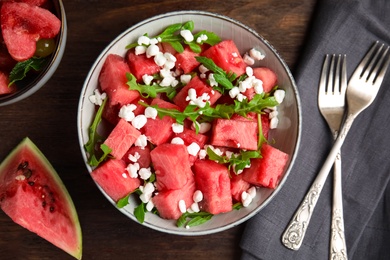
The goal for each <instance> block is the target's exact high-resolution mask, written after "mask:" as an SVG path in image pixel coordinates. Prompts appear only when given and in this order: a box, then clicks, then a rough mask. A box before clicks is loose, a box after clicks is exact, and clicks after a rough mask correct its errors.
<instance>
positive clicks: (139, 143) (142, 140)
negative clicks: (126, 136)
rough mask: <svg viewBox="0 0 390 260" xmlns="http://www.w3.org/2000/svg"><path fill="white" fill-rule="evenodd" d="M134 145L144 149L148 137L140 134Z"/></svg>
mask: <svg viewBox="0 0 390 260" xmlns="http://www.w3.org/2000/svg"><path fill="white" fill-rule="evenodd" d="M134 145H135V146H138V147H141V149H144V148H145V147H146V146H147V145H148V139H147V137H146V135H140V136H139V137H138V138H137V140H135V143H134Z"/></svg>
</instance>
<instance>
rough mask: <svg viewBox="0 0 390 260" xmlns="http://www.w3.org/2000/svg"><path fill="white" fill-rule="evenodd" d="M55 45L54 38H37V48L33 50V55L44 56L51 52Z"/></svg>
mask: <svg viewBox="0 0 390 260" xmlns="http://www.w3.org/2000/svg"><path fill="white" fill-rule="evenodd" d="M55 47H56V42H55V41H54V39H39V40H38V41H37V49H36V51H35V56H37V57H46V56H49V55H50V54H52V53H53V51H54V49H55Z"/></svg>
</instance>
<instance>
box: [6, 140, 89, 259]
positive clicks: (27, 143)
mask: <svg viewBox="0 0 390 260" xmlns="http://www.w3.org/2000/svg"><path fill="white" fill-rule="evenodd" d="M25 148H27V149H28V150H29V151H30V152H31V154H33V156H34V157H35V160H36V162H38V163H39V164H41V165H42V166H44V168H45V169H46V170H47V172H48V173H50V175H51V177H52V180H53V182H54V183H55V184H56V185H57V186H58V188H59V189H58V190H57V191H58V193H59V194H61V193H62V195H63V197H64V198H65V200H66V203H64V205H67V206H68V209H69V211H70V212H69V213H70V214H69V216H70V217H71V219H72V220H73V223H74V224H75V226H76V232H77V238H76V239H77V240H78V243H77V244H78V248H76V249H75V250H69V251H67V253H69V254H70V255H72V256H73V257H75V258H76V259H81V256H82V232H81V227H80V222H79V219H78V215H77V211H76V208H75V205H74V203H73V200H72V198H71V196H70V194H69V192H68V190H67V189H66V187H65V185H64V183H63V182H62V180H61V178H60V177H59V175H58V173H57V171H56V170H55V169H54V167H53V166H52V165H51V163H50V162H49V160H48V159H47V158H46V156H45V155H44V154H43V153H42V152H41V150H39V148H38V147H37V146H36V145H35V144H34V143H33V142H32V141H31V139H30V138H28V137H25V138H24V139H23V140H22V141H21V142H20V143H19V144H18V145H17V146H16V147H15V148H14V149H13V150H12V151H11V152H10V153H9V154H8V155H7V157H6V158H5V159H4V160H3V162H2V163H1V164H0V180H1V179H2V178H1V177H2V176H4V175H5V174H7V173H8V171H7V170H6V169H7V168H9V167H10V163H11V162H12V161H13V158H14V157H15V156H18V154H19V153H20V152H22V151H23V149H25ZM56 188H57V187H56ZM48 241H49V240H48ZM49 242H51V241H49Z"/></svg>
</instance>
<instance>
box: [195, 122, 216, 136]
mask: <svg viewBox="0 0 390 260" xmlns="http://www.w3.org/2000/svg"><path fill="white" fill-rule="evenodd" d="M195 124H196V125H197V126H198V128H199V133H200V134H204V133H207V132H208V131H210V129H211V124H210V123H207V122H203V123H198V122H194V123H192V126H191V127H192V129H196V126H195Z"/></svg>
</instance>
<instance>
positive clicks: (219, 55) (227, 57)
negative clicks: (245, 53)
mask: <svg viewBox="0 0 390 260" xmlns="http://www.w3.org/2000/svg"><path fill="white" fill-rule="evenodd" d="M201 55H202V56H205V57H207V58H209V59H212V60H213V61H214V63H215V64H216V65H217V66H219V67H221V68H222V69H223V70H225V71H226V72H234V73H235V74H236V75H237V76H241V75H242V74H244V73H245V69H246V67H247V65H246V64H245V62H244V60H243V59H242V57H241V55H240V52H239V51H238V49H237V46H236V44H235V43H234V42H233V41H232V40H224V41H221V42H220V43H218V44H216V45H214V46H211V47H210V48H208V49H207V50H205V51H204V52H203V53H202V54H201Z"/></svg>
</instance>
